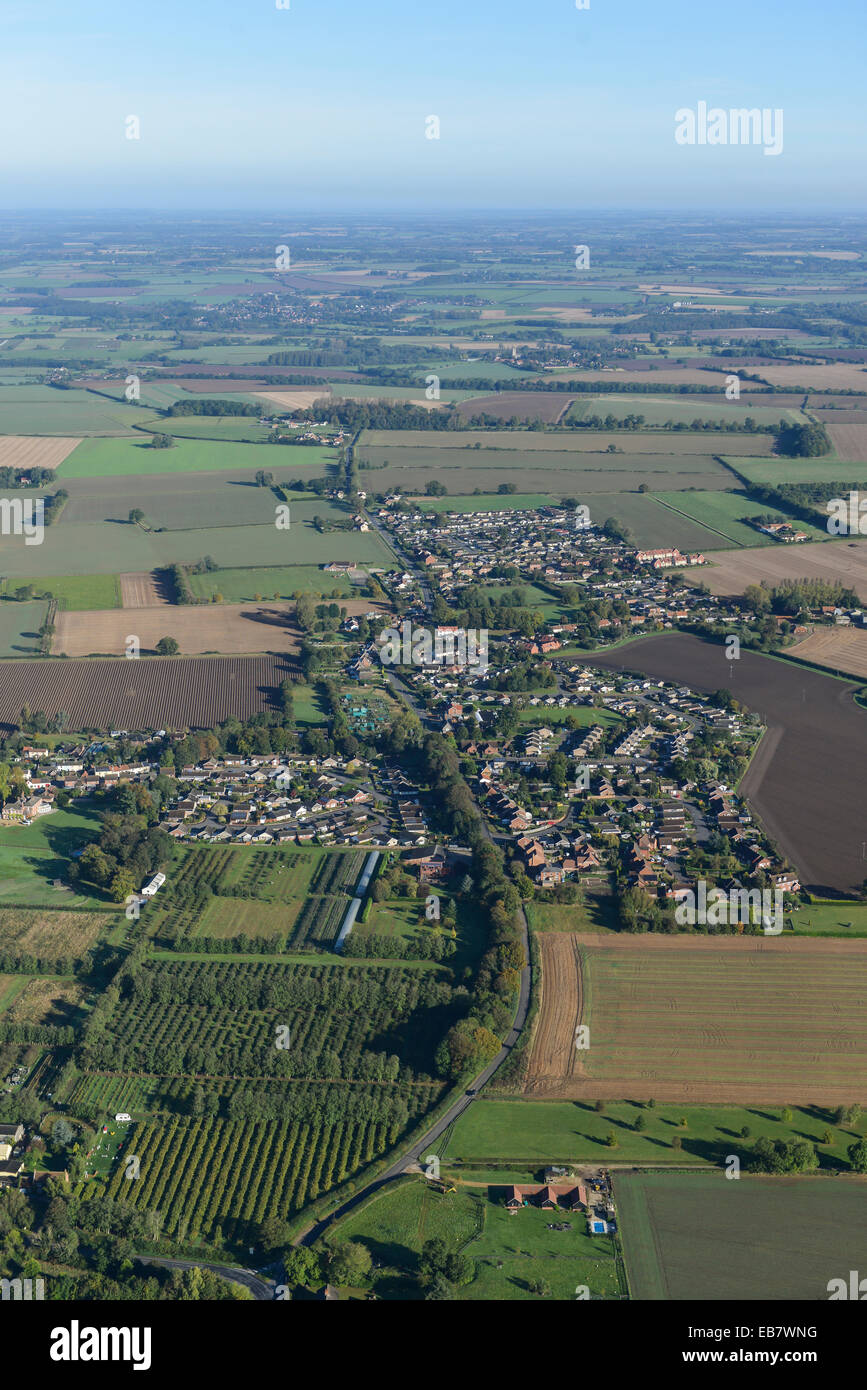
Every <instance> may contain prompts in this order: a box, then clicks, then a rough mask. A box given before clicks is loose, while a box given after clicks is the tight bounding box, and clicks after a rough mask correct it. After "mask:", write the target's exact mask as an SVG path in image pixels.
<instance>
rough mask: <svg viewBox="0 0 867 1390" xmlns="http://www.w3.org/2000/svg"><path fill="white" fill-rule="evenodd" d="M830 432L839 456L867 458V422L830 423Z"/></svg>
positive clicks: (861, 459) (866, 375)
mask: <svg viewBox="0 0 867 1390" xmlns="http://www.w3.org/2000/svg"><path fill="white" fill-rule="evenodd" d="M864 380H865V382H867V373H865V376H864ZM828 433H829V435H830V436H831V443H832V444H833V445H834V448H835V450H836V452H837V457H838V458H841V459H846V460H847V461H849V460H858V461H860V462H862V463H863V462H864V460H865V459H867V424H843V425H838V424H829V425H828Z"/></svg>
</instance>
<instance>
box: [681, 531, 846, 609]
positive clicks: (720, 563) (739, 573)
mask: <svg viewBox="0 0 867 1390" xmlns="http://www.w3.org/2000/svg"><path fill="white" fill-rule="evenodd" d="M689 578H692V579H695V580H696V582H697V583H702V584H706V585H707V586H708V588H709V589H710V591H711V593H712V594H742V593H743V591H744V589H745V588H746V586H747V585H748V584H760V583H761V582H762V580H763V579H766V580H767V581H768V583H770V584H778V583H779V582H780V580H782V579H828V580H834V579H839V580H840V582H841V584H846V585H847V586H850V587H851V588H853V589H854V590H855V592H856V593H857V594H858V596H859V598H862V599H864V600H865V601H867V540H859V541H834V542H833V543H832V544H829V543H828V542H827V541H816V542H815V543H809V542H807V543H806V544H802V545H771V546H761V547H759V548H758V549H756V550H751V549H749V548H746V549H744V550H738V551H737V553H736V554H733V555H726V554H720V555H714V557H713V562H712V563H711V564H709V565H703V566H702V567H701V571H700V572H699V571H698V570H695V571H693V573H692V575H690V576H689ZM687 582H688V581H687Z"/></svg>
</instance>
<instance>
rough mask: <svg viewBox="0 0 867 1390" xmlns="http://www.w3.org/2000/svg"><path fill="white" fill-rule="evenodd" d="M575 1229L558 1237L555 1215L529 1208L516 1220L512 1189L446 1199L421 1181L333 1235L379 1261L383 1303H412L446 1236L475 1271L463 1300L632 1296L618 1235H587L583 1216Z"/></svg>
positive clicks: (573, 1219) (382, 1198) (376, 1284)
mask: <svg viewBox="0 0 867 1390" xmlns="http://www.w3.org/2000/svg"><path fill="white" fill-rule="evenodd" d="M565 1219H566V1221H567V1222H568V1223H569V1227H570V1229H569V1230H567V1231H551V1230H549V1229H548V1228H549V1226H550V1225H551V1213H550V1212H545V1211H542V1210H541V1209H539V1208H538V1207H528V1208H526V1209H524V1210H522V1211H520V1212H519V1213H518V1214H517V1216H512V1215H511V1214H510V1213H509V1212H508V1211H506V1209H505V1206H504V1190H503V1189H502V1188H500V1187H496V1186H492V1187H489V1188H487V1189H485V1188H482V1189H479V1190H476V1191H472V1190H469V1189H460V1190H459V1191H458V1192H455V1193H451V1194H448V1195H443V1194H442V1193H439V1192H437V1191H435V1190H434V1189H433V1188H432V1187H431V1186H430V1185H429V1184H428V1183H426V1182H424V1181H421V1180H419V1181H417V1182H414V1183H405V1184H402V1185H401V1186H400V1187H398V1188H396V1189H394V1190H390V1191H386V1192H383V1193H381V1194H380V1195H379V1196H377V1197H375V1198H374V1199H373V1201H371V1202H368V1203H367V1204H366V1205H365V1206H364V1207H362V1208H361V1210H360V1211H357V1212H353V1213H351V1214H350V1215H349V1216H347V1217H346V1218H345V1219H344V1220H343V1221H341V1222H340V1224H339V1226H337V1227H336V1228H335V1229H334V1230H333V1231H332V1232H330V1233H329V1235H330V1239H331V1241H332V1242H337V1241H345V1240H353V1241H360V1242H361V1243H362V1244H363V1245H366V1246H367V1247H368V1249H369V1250H370V1252H371V1254H372V1256H373V1258H374V1260H375V1261H376V1266H377V1267H376V1270H375V1273H374V1278H373V1288H374V1291H375V1293H376V1294H377V1296H378V1297H379V1298H383V1299H390V1298H406V1297H407V1289H408V1286H409V1285H410V1280H411V1277H412V1276H411V1275H409V1277H408V1271H409V1270H411V1271H413V1272H414V1270H415V1267H416V1264H417V1260H418V1257H419V1255H420V1254H421V1247H422V1245H423V1243H424V1242H425V1241H426V1240H431V1239H433V1238H434V1237H440V1238H441V1239H442V1240H445V1242H446V1244H447V1245H448V1247H449V1248H450V1249H451V1250H460V1252H461V1253H462V1254H463V1255H464V1256H465V1257H466V1258H467V1259H469V1260H470V1261H471V1262H472V1264H473V1267H474V1277H473V1279H472V1281H471V1282H470V1283H469V1284H465V1285H461V1286H460V1288H459V1289H458V1290H457V1294H456V1296H457V1297H458V1298H460V1299H461V1300H462V1301H463V1300H469V1301H475V1300H480V1299H484V1300H495V1301H497V1302H501V1301H506V1300H508V1301H511V1300H523V1299H528V1300H529V1299H533V1298H537V1297H538V1295H537V1294H535V1293H534V1292H533V1285H534V1284H535V1283H536V1282H537V1281H543V1282H544V1283H545V1284H547V1285H548V1287H549V1289H550V1295H549V1296H550V1297H551V1298H554V1299H558V1300H563V1301H565V1300H567V1299H574V1297H575V1289H576V1288H577V1286H578V1285H579V1284H586V1285H587V1287H588V1288H589V1289H590V1294H591V1297H592V1298H594V1299H602V1298H620V1297H625V1294H626V1289H625V1284H624V1283H623V1282H622V1280H621V1277H620V1275H619V1272H618V1265H617V1261H616V1259H615V1249H614V1242H613V1239H612V1238H611V1237H610V1236H604V1237H595V1236H590V1235H588V1234H587V1230H586V1221H585V1220H584V1218H583V1216H577V1215H572V1216H567V1217H566V1218H565Z"/></svg>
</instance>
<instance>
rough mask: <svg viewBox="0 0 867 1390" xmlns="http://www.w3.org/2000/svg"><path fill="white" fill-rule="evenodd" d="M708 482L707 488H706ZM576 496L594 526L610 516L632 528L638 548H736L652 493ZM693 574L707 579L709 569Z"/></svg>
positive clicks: (705, 549) (691, 549) (604, 493)
mask: <svg viewBox="0 0 867 1390" xmlns="http://www.w3.org/2000/svg"><path fill="white" fill-rule="evenodd" d="M706 481H707V480H705V483H704V484H703V486H704V485H706ZM573 496H575V497H577V498H578V501H579V502H582V501H583V502H584V504H585V506H587V507H589V509H590V517H591V520H592V521H593V523H594V524H596V525H602V523H603V522H604V521H606V520H607V519H608V518H609V517H615V518H616V519H617V521H619V522H620V523H621V524H622V525H624V526H626V527H628V528H629V531H630V532H631V535H632V540H633V544H635V545H637V546H649V547H655V546H663V545H665V546H672V545H676V546H678V547H679V548H680V549H681V550H683V551H684V552H686V551H701V552H703V553H704V552H706V551H709V550H717V549H725V548H730V547H731V546H732V545H734V542H733V541H729V540H726V539H725V538H724V537H723V536H720V535H718V534H717V533H715V532H713V531H710V530H709V529H708V528H707V527H706V526H702V524H701V523H700V522H698V521H695V520H693V518H692V517H689V516H682V515H680V514H679V513H677V512H675V511H672V509H671V508H670V507H665V506H663V505H662V503H660V502H657V501H656V499H655V497H654V496H653V495H652V494H651V493H647V492H619V493H618V492H600V493H592V492H588V493H582V492H580V491H576V492H574V493H573ZM684 496H685V497H689V496H690V494H689V493H684ZM693 573H695V574H700V575H701V577H702V578H704V576H705V567H704V566H702V568H701V570H700V571H699V570H695V571H693Z"/></svg>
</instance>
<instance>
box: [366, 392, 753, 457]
mask: <svg viewBox="0 0 867 1390" xmlns="http://www.w3.org/2000/svg"><path fill="white" fill-rule="evenodd" d="M466 404H470V402H466ZM472 404H476V402H472ZM599 409H600V410H601V409H602V407H601V406H600V408H599ZM591 413H593V414H598V413H599V411H597V410H595V409H594V410H593V411H592V412H591ZM612 444H613V445H614V447H615V448H616V449H617V450H618V452H617V453H616V454H611V455H608V454H607V450H608V448H609V447H610V445H612ZM476 445H478V446H479V447H480V449H481V450H482V451H483V452H485V453H490V452H492V451H495V452H496V453H497V454H499V453H500V452H501V451H504V450H505V451H506V452H508V453H521V454H524V453H527V454H539V453H541V454H547V453H571V452H573V451H574V452H576V453H579V454H604V455H606V459H605V466H606V467H607V466H610V467H612V468H619V467H622V466H623V463H622V460H623V458H624V457H631V456H633V455H644V454H653V455H662V456H663V457H664V458H666V459H677V460H678V461H679V460H680V459H681V458H682V457H683V456H684V455H685V456H688V457H690V458H696V457H701V456H702V455H706V454H709V455H715V454H732V455H733V456H734V455H737V454H744V455H746V456H748V457H750V456H751V457H759V456H760V455H762V454H764V453H770V451H771V449H772V447H773V442H772V440H771V438H770V436H769V435H753V434H746V435H739V434H729V433H728V432H727V431H720V430H683V431H682V432H678V433H677V434H674V433H670V432H669V431H666V430H643V431H642V430H628V431H623V430H607V431H606V430H574V431H563V432H562V433H559V434H541V433H538V432H536V431H533V430H520V431H518V432H517V433H516V432H515V431H514V430H461V431H459V432H455V433H449V432H447V431H443V432H442V433H437V434H436V435H434V436H433V437H431V434H430V431H428V430H365V431H364V433H363V435H362V437H361V440H360V442H359V447H360V449H361V450H362V454H363V457H364V458H367V457H368V456H369V455H370V454H374V455H375V456H376V457H377V459H381V458H382V457H384V458H385V459H386V461H387V460H388V459H389V457H390V455H391V454H392V453H393V452H394V451H395V450H400V453H401V455H403V454H405V453H411V452H412V451H417V452H418V453H419V457H420V459H423V458H424V457H425V455H427V454H429V453H430V452H431V451H436V452H439V451H441V450H444V449H448V450H449V451H452V450H458V449H459V450H462V451H464V452H469V451H475V450H476ZM383 450H384V451H385V452H384V454H382V452H381V451H383ZM491 461H492V462H493V460H491ZM467 462H468V463H469V462H471V459H468V460H467ZM538 462H539V464H540V465H541V466H544V460H542V459H539V460H538ZM598 466H599V467H602V466H603V465H602V464H599V465H598Z"/></svg>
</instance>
